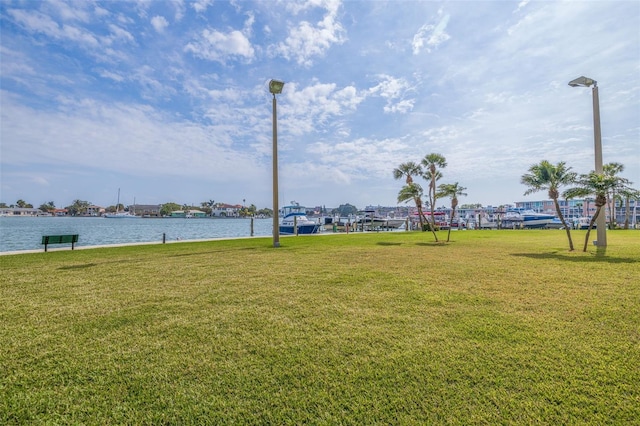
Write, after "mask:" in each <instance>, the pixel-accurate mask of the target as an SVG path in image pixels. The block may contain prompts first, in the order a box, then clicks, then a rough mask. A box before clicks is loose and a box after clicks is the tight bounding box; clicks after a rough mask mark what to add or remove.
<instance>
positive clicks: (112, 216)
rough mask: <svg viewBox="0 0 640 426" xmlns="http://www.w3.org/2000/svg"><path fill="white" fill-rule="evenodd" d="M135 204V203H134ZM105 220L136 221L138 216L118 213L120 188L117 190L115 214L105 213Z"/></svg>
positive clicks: (129, 213)
mask: <svg viewBox="0 0 640 426" xmlns="http://www.w3.org/2000/svg"><path fill="white" fill-rule="evenodd" d="M134 203H135V202H134ZM104 217H106V218H107V219H138V218H139V216H136V215H135V214H131V212H125V211H122V212H121V211H120V188H118V203H117V204H116V212H115V213H105V214H104Z"/></svg>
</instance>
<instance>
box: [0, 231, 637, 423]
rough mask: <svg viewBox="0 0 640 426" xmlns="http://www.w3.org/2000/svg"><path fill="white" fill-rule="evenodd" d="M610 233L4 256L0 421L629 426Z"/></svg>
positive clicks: (630, 265)
mask: <svg viewBox="0 0 640 426" xmlns="http://www.w3.org/2000/svg"><path fill="white" fill-rule="evenodd" d="M441 237H444V238H445V239H446V233H444V232H441ZM608 237H609V238H608V240H609V241H608V242H609V247H608V248H607V249H606V252H602V251H600V252H599V251H597V250H596V248H595V247H593V246H592V247H590V248H589V250H590V251H589V252H588V253H583V252H581V251H576V252H571V253H570V252H568V250H567V246H568V245H567V242H566V237H565V235H564V232H562V231H552V230H549V231H535V230H524V231H465V232H454V233H452V240H453V241H452V242H451V243H449V244H435V243H434V242H433V240H432V235H431V234H430V233H418V232H416V233H414V232H411V233H406V232H405V233H403V232H395V233H378V234H350V235H336V236H312V237H287V238H282V240H281V241H282V247H280V248H278V249H274V248H272V247H271V240H270V239H268V238H264V239H263V238H259V239H244V240H230V241H215V242H198V243H180V244H167V245H150V246H131V247H118V248H104V249H91V250H75V251H71V250H65V251H54V252H49V253H39V254H22V255H11V256H0V266H1V267H2V272H1V287H0V296H1V299H0V323H1V325H2V327H1V328H0V376H1V377H0V423H1V424H105V425H106V424H153V425H156V424H351V425H362V424H434V423H435V424H580V425H583V424H598V425H600V424H638V422H639V420H638V419H640V232H638V231H612V232H609V234H608ZM574 238H575V242H576V246H580V240H581V238H584V233H583V232H574Z"/></svg>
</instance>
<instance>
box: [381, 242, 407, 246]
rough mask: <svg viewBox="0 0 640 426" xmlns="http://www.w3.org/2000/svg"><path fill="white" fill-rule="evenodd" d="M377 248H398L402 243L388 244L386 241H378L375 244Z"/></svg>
mask: <svg viewBox="0 0 640 426" xmlns="http://www.w3.org/2000/svg"><path fill="white" fill-rule="evenodd" d="M376 244H377V245H379V246H399V245H402V243H390V242H388V241H379V242H377V243H376Z"/></svg>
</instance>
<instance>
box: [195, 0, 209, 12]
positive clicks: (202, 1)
mask: <svg viewBox="0 0 640 426" xmlns="http://www.w3.org/2000/svg"><path fill="white" fill-rule="evenodd" d="M212 4H213V0H196V1H194V2H193V3H191V7H192V8H193V10H195V11H196V12H197V13H202V12H204V11H206V10H207V8H208V7H209V6H211V5H212Z"/></svg>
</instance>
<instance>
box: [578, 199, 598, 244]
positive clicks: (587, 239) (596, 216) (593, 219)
mask: <svg viewBox="0 0 640 426" xmlns="http://www.w3.org/2000/svg"><path fill="white" fill-rule="evenodd" d="M600 210H602V206H598V208H596V214H594V215H593V217H592V218H591V221H589V228H587V235H586V236H585V237H584V248H583V249H582V251H584V252H586V251H587V247H588V245H589V234H590V233H591V229H593V224H594V223H596V219H597V218H598V215H599V214H600Z"/></svg>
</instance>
